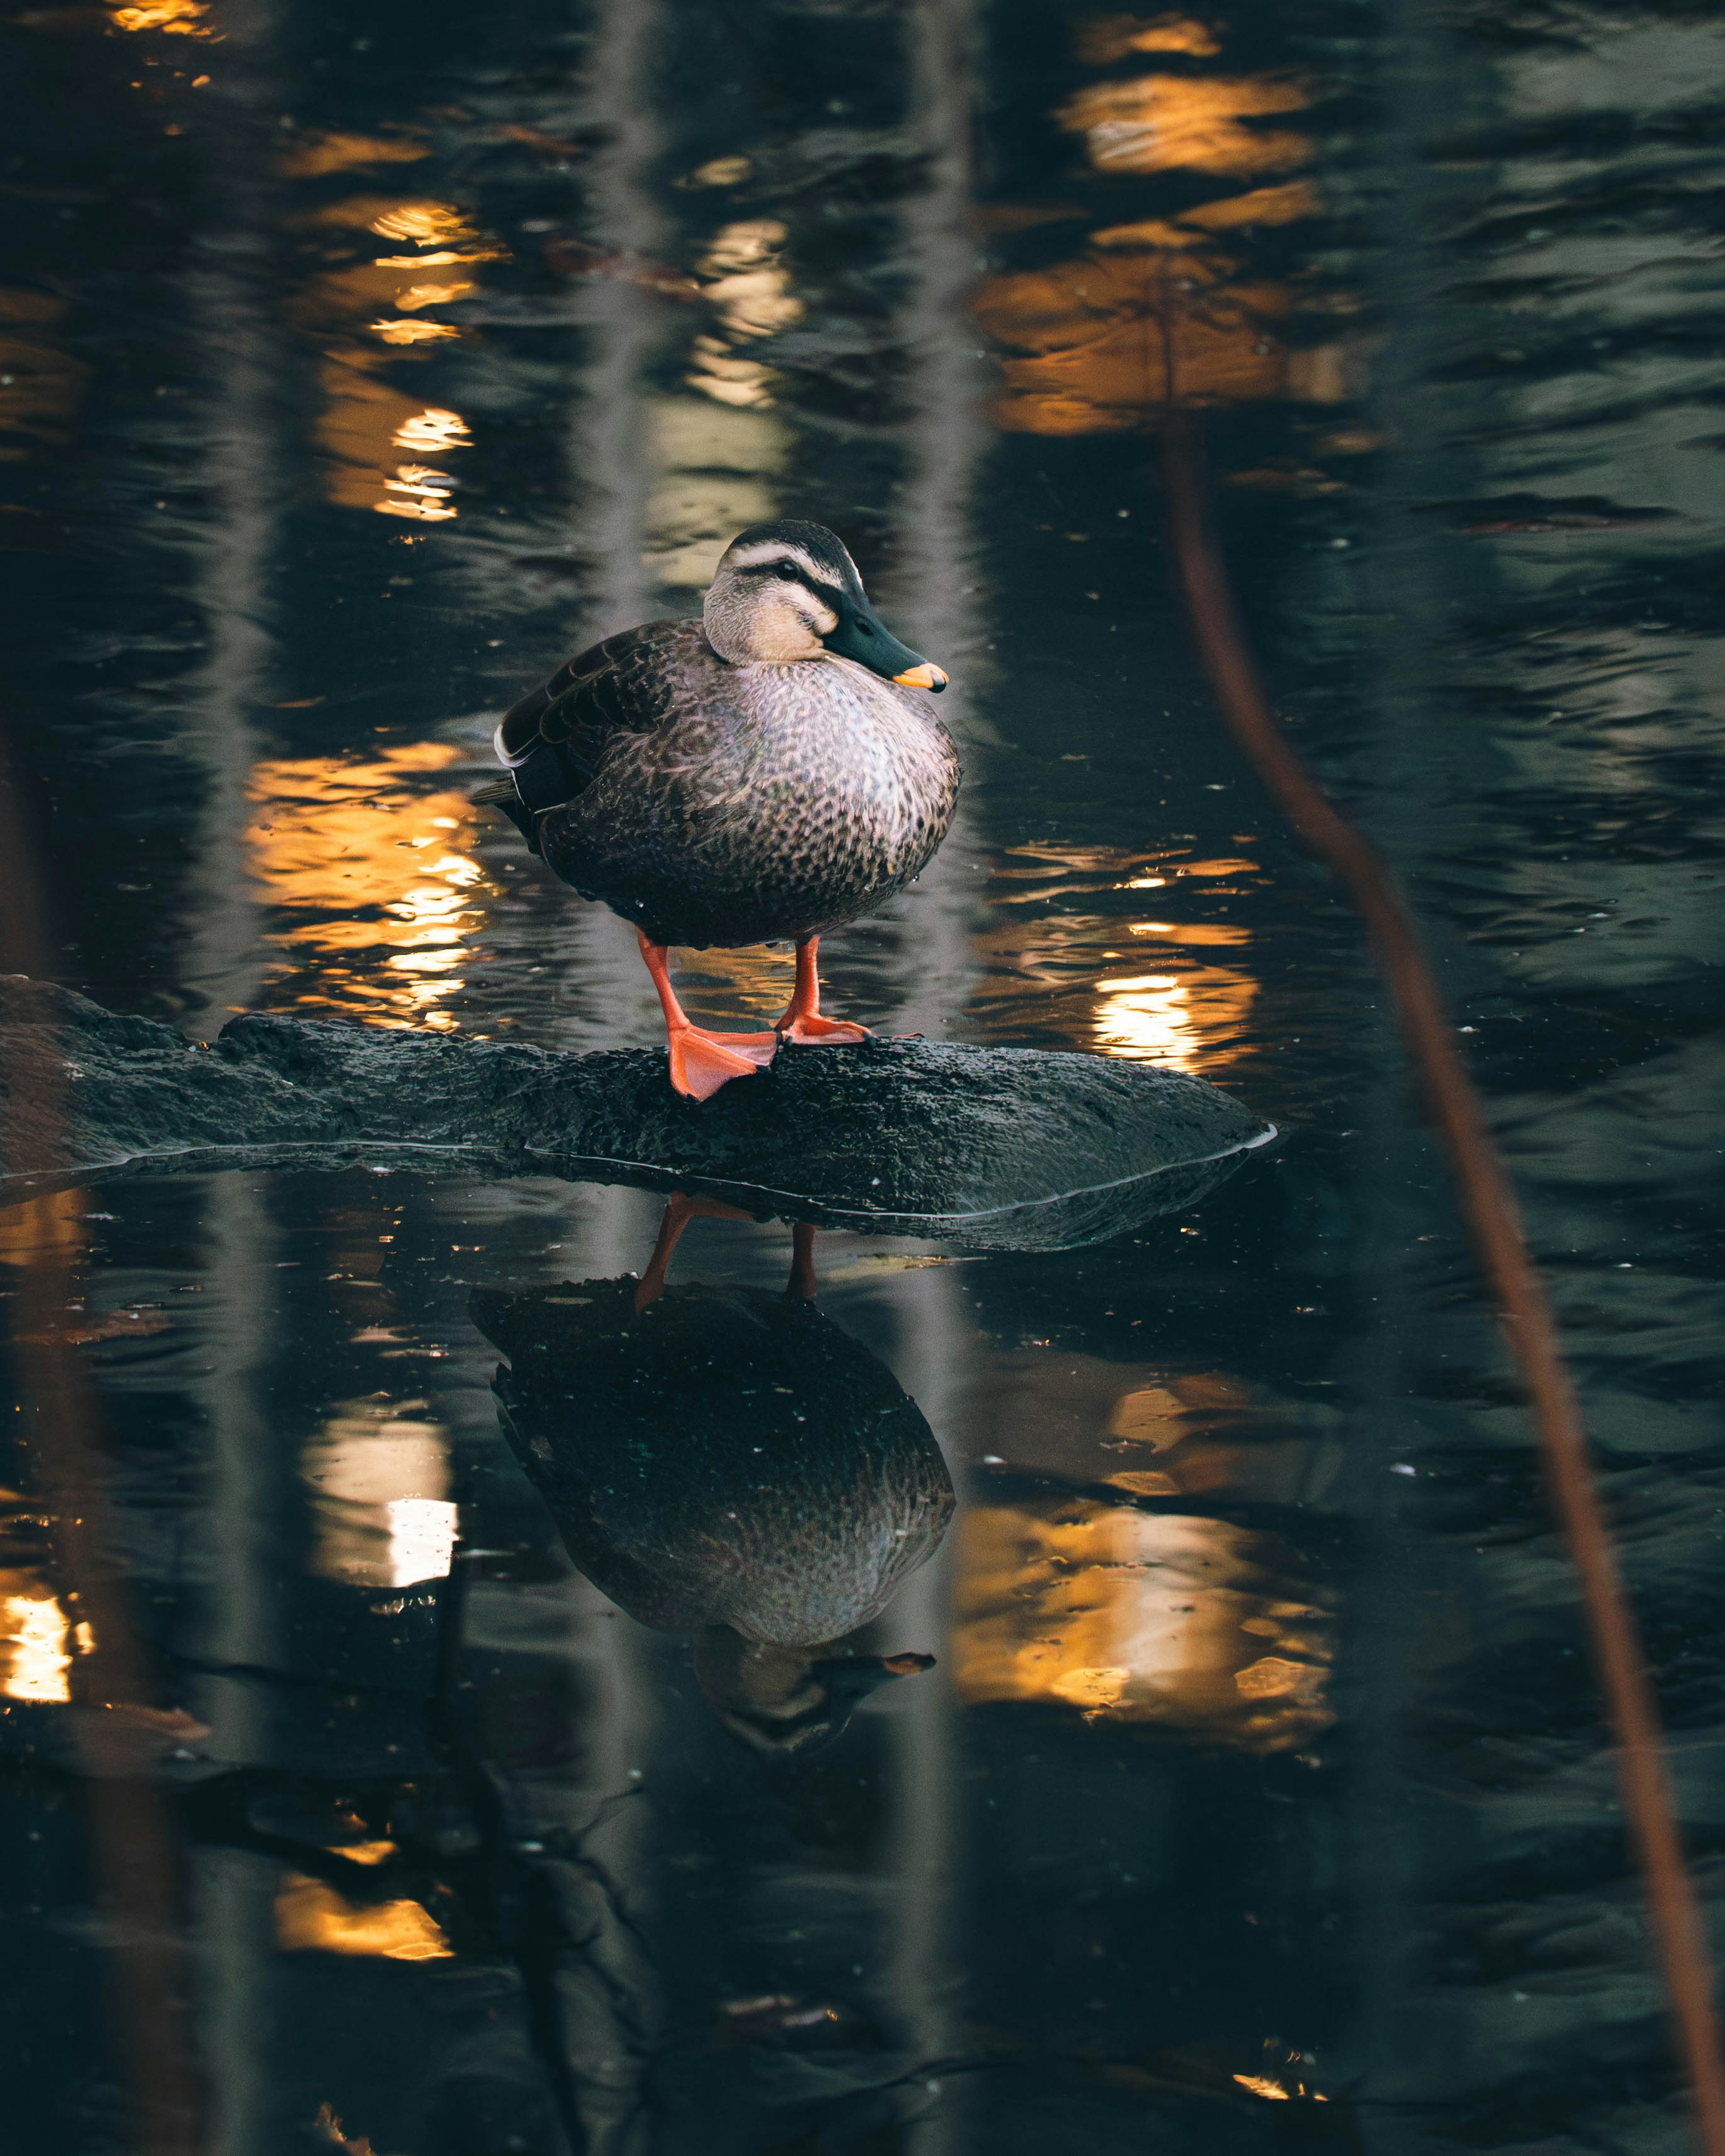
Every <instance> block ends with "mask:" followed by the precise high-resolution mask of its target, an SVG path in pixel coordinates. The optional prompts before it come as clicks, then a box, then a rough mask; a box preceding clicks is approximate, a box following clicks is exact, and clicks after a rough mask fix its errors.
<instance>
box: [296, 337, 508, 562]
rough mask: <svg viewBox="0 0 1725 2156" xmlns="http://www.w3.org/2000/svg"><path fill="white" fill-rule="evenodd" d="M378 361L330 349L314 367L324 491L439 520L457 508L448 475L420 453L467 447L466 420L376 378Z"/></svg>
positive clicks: (352, 504) (383, 511)
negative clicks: (321, 402) (318, 392)
mask: <svg viewBox="0 0 1725 2156" xmlns="http://www.w3.org/2000/svg"><path fill="white" fill-rule="evenodd" d="M376 365H377V360H376V358H375V357H374V356H373V355H372V354H370V353H352V352H350V353H339V354H338V353H331V354H328V355H326V357H325V359H324V361H323V363H322V366H321V368H320V371H319V376H318V380H319V384H320V387H321V388H322V391H323V394H324V407H323V410H322V412H321V413H320V414H319V416H318V421H317V437H318V443H319V446H320V447H321V449H323V451H324V490H325V492H326V495H327V496H328V498H329V499H330V500H331V501H334V502H336V503H339V504H340V505H341V506H342V507H344V508H347V509H371V510H376V511H377V512H378V513H379V514H380V515H382V516H407V517H413V518H416V519H418V521H421V522H424V523H443V522H445V521H448V520H449V518H451V517H453V516H454V515H455V513H456V511H455V505H454V502H453V501H452V500H450V499H449V494H450V490H451V489H452V488H453V487H454V484H455V482H454V478H453V477H452V476H451V475H449V473H447V472H444V471H443V470H431V469H429V468H428V467H427V466H425V465H424V464H423V463H422V462H421V461H420V459H423V458H424V457H426V456H428V455H429V456H439V457H443V456H448V455H449V454H450V453H451V452H452V451H454V450H456V449H466V448H468V447H469V446H470V441H471V437H470V434H469V433H468V428H467V422H466V421H465V419H464V418H462V417H461V415H460V413H459V412H451V411H448V410H446V409H445V408H444V407H443V406H441V405H437V404H426V403H424V402H423V401H422V400H421V399H420V398H416V397H409V396H408V395H406V394H405V393H403V392H402V391H401V390H399V389H396V388H392V387H391V385H390V384H389V383H388V382H382V381H380V380H379V379H378V378H377V375H376V373H375V372H372V369H373V368H374V367H376Z"/></svg>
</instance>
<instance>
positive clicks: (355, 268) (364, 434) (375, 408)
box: [291, 136, 506, 524]
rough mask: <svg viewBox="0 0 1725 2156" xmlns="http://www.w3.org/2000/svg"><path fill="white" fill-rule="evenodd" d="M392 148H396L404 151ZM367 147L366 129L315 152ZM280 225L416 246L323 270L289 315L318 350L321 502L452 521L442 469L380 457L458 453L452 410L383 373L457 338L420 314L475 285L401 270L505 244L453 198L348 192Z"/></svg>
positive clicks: (331, 154) (459, 428) (462, 425)
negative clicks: (372, 342) (405, 198)
mask: <svg viewBox="0 0 1725 2156" xmlns="http://www.w3.org/2000/svg"><path fill="white" fill-rule="evenodd" d="M376 147H377V144H376V143H375V142H374V141H372V138H371V137H368V136H330V137H328V138H326V139H324V140H323V141H322V143H321V148H320V150H319V152H318V154H319V155H320V156H321V157H323V158H324V159H325V160H326V166H321V167H320V169H325V168H326V167H333V166H334V163H335V162H336V153H337V152H338V151H345V152H351V154H352V161H353V162H363V161H365V159H366V158H367V157H368V156H369V155H370V153H371V152H372V151H373V150H374V149H375V148H376ZM397 150H398V153H399V154H402V155H405V154H406V152H407V146H402V145H398V146H397ZM291 222H294V223H298V224H300V225H302V226H304V225H311V226H319V225H337V226H341V227H343V228H347V230H349V231H355V232H359V231H366V232H372V233H376V234H379V235H380V236H381V237H382V238H383V239H392V240H395V241H398V242H401V241H406V242H409V243H411V244H413V245H415V246H417V247H418V249H420V250H421V251H420V252H419V253H418V254H380V255H377V256H375V257H374V258H373V259H371V260H369V261H364V262H355V261H352V260H350V261H347V262H346V263H343V264H341V265H339V266H336V267H333V268H331V269H327V270H326V271H324V272H323V273H322V274H321V275H317V276H316V277H313V278H311V279H310V280H308V281H307V282H306V283H305V284H304V285H301V286H300V288H299V290H297V291H296V292H295V295H294V299H293V311H294V314H295V317H296V319H297V320H298V321H299V322H300V324H301V326H303V327H304V329H305V331H307V332H308V333H310V334H311V335H313V336H316V337H317V338H318V339H319V341H320V346H321V360H320V370H319V384H320V388H321V390H322V393H323V409H322V411H321V414H320V417H319V420H318V434H319V438H320V442H321V446H322V447H323V449H325V451H326V466H325V470H326V492H327V494H328V496H329V498H330V499H331V500H333V501H335V502H336V503H338V504H339V505H340V506H342V507H346V508H356V509H357V508H363V509H367V510H370V511H372V512H374V513H375V514H377V515H378V516H396V517H401V518H403V519H406V520H408V521H412V522H415V523H420V524H446V523H450V522H453V521H454V519H455V518H456V517H457V516H459V513H460V512H459V509H458V507H457V506H456V504H455V502H454V500H453V499H452V498H451V497H452V494H453V491H454V487H455V484H456V482H455V480H454V476H453V475H451V474H450V473H449V472H447V471H442V470H437V471H430V472H426V471H424V470H418V469H416V464H415V463H413V462H408V461H402V460H398V459H397V458H396V457H394V456H392V454H390V452H391V451H392V449H394V450H401V449H407V450H409V451H418V453H419V455H420V456H421V457H424V456H425V455H426V454H428V453H429V454H434V455H439V456H442V455H446V454H449V452H450V451H451V450H453V449H464V448H466V447H467V446H469V444H470V434H469V429H468V426H467V423H466V421H465V419H464V418H462V417H461V416H460V414H459V413H455V412H451V411H449V410H447V409H445V408H443V407H441V406H436V405H430V404H428V403H425V402H424V400H423V399H421V398H412V397H409V396H408V395H407V394H405V393H403V391H401V390H399V389H398V388H396V387H395V386H394V385H393V383H392V382H390V381H388V379H387V378H386V377H385V372H384V371H385V370H386V369H388V370H390V371H392V372H398V360H399V361H400V362H407V363H409V364H411V363H413V362H417V361H423V360H424V359H427V358H429V357H430V355H431V352H432V351H433V350H434V348H435V347H436V346H440V345H444V344H449V343H453V342H454V341H458V340H459V338H460V337H461V336H462V331H461V330H460V329H459V327H457V326H455V325H454V324H453V323H449V322H444V321H434V320H432V319H430V318H429V315H428V313H427V310H429V309H434V308H437V307H441V306H446V305H451V304H453V303H454V302H455V301H457V300H461V299H464V298H465V297H467V296H468V295H470V294H471V293H473V292H475V291H476V290H479V289H480V288H479V286H478V285H477V284H476V283H475V280H473V279H471V278H465V277H438V278H424V279H417V280H410V279H407V278H404V277H403V275H402V272H403V270H409V271H413V270H423V269H428V268H447V267H449V266H451V265H454V264H462V265H467V264H477V263H481V262H488V261H494V260H496V259H500V258H501V256H502V255H503V254H505V253H506V250H505V249H502V248H501V247H500V246H498V245H497V244H495V242H494V241H492V240H491V239H489V238H488V237H487V236H486V235H485V234H481V233H480V231H479V229H478V228H476V226H475V224H474V223H473V222H472V221H471V219H470V218H469V217H468V216H467V214H466V213H465V211H463V210H462V209H460V208H459V207H458V206H457V205H456V204H454V203H445V202H434V201H410V202H400V201H394V200H391V199H389V198H386V197H381V196H377V195H355V196H350V197H347V198H345V199H344V200H342V201H340V202H336V203H323V204H321V205H320V206H319V207H318V208H316V209H313V210H310V211H307V212H305V213H302V214H300V216H298V217H297V218H295V219H293V220H291ZM361 332H363V333H364V335H365V336H369V337H372V338H374V339H376V340H377V343H378V344H381V345H382V346H387V347H388V353H387V354H386V353H385V352H379V351H377V349H376V348H375V346H372V347H367V346H366V344H365V343H364V342H363V341H362V339H361V336H360V333H361Z"/></svg>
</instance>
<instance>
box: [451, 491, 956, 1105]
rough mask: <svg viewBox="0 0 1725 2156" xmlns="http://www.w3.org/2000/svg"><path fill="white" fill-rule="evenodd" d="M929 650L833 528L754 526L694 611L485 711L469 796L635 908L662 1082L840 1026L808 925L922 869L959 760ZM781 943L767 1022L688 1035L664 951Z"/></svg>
mask: <svg viewBox="0 0 1725 2156" xmlns="http://www.w3.org/2000/svg"><path fill="white" fill-rule="evenodd" d="M945 685H946V676H945V675H943V674H942V672H941V670H940V669H939V668H938V667H937V666H932V665H930V664H929V663H928V662H927V660H919V659H918V658H917V656H916V653H915V652H913V651H911V650H910V649H907V648H906V646H905V645H904V644H901V643H899V642H898V640H897V639H896V638H895V637H894V636H892V635H891V634H890V633H889V632H888V630H887V629H886V627H885V625H884V624H882V623H881V622H880V620H879V619H878V618H877V617H876V615H875V613H874V611H873V609H872V608H870V605H869V603H868V599H867V597H866V595H865V593H864V591H863V588H862V583H861V580H860V577H858V575H857V573H856V568H855V564H854V563H853V562H852V561H851V559H850V555H849V554H848V553H846V552H845V548H844V547H843V546H841V545H840V543H839V541H838V540H837V539H836V538H834V536H833V534H832V533H831V532H830V531H826V530H825V529H824V527H823V526H820V525H818V524H806V523H799V522H795V521H784V522H781V523H777V524H762V525H756V526H752V528H751V529H750V530H749V531H744V532H742V533H741V534H740V535H739V536H737V538H736V539H734V540H733V541H732V543H731V545H730V546H729V547H727V548H726V552H725V555H724V557H723V559H722V560H721V562H720V564H719V570H718V573H717V574H716V576H715V577H714V579H713V583H712V587H711V590H710V591H709V592H708V593H707V595H706V604H705V607H704V609H703V613H702V618H701V620H700V621H698V622H697V621H687V620H684V621H658V622H648V623H646V624H644V625H643V626H642V627H641V628H639V629H625V630H624V631H623V632H621V634H618V635H616V636H611V637H608V638H607V639H605V641H604V642H603V644H595V645H594V646H593V649H591V650H590V651H585V652H583V653H582V654H581V655H580V656H579V657H578V658H576V659H572V660H569V662H568V663H567V665H564V666H562V668H560V669H559V670H558V671H557V673H556V674H554V675H552V678H551V680H549V681H547V683H546V684H545V685H544V686H543V687H542V688H539V689H536V690H533V691H532V692H531V695H529V696H524V697H522V698H521V701H520V702H519V703H517V704H516V705H515V706H513V708H512V709H511V711H509V712H507V713H506V716H505V717H504V720H503V723H502V724H501V726H499V727H498V729H497V754H498V757H499V758H500V760H501V762H503V763H505V764H506V766H507V767H509V771H510V774H511V777H510V780H509V781H508V782H506V784H505V785H503V786H501V787H497V788H488V789H486V793H485V796H484V798H487V799H490V800H492V801H494V802H495V803H496V804H497V805H498V806H499V807H501V808H503V809H504V810H505V811H506V813H507V814H509V815H510V816H511V818H512V819H514V821H515V823H516V825H517V827H518V828H519V829H520V830H521V833H522V835H523V836H524V837H525V838H526V840H527V843H528V844H529V845H531V847H532V849H533V850H534V851H535V852H536V853H537V854H541V855H543V857H544V859H545V860H546V861H547V864H548V865H550V867H551V868H552V870H554V872H555V873H556V874H557V875H559V876H561V877H562V880H563V881H564V882H565V883H567V884H571V885H573V886H574V888H575V889H576V890H577V891H579V892H580V893H581V894H582V896H583V897H584V898H591V899H595V900H597V901H599V902H600V903H601V904H602V905H604V906H609V907H610V909H611V910H612V911H613V912H614V913H617V914H620V915H621V916H622V917H623V918H624V920H625V921H631V922H633V923H634V926H635V927H636V929H637V930H638V931H639V934H640V937H641V939H642V944H643V948H644V955H645V956H646V958H647V962H648V965H649V969H651V970H652V973H653V978H654V980H655V984H656V985H657V987H658V988H659V992H660V999H661V1001H662V1002H663V1004H664V1006H665V1019H666V1025H667V1029H668V1032H669V1034H670V1052H671V1079H672V1082H673V1084H674V1085H675V1086H677V1088H678V1090H679V1091H683V1092H685V1093H690V1094H693V1095H695V1096H696V1097H699V1098H702V1099H705V1098H706V1097H707V1096H709V1095H710V1094H711V1092H713V1091H716V1089H717V1087H718V1086H721V1085H723V1084H725V1083H726V1081H728V1080H729V1079H731V1078H732V1077H736V1076H740V1075H747V1074H748V1073H749V1072H750V1071H752V1070H754V1069H755V1068H757V1066H758V1065H762V1064H764V1063H767V1062H770V1061H771V1060H772V1057H773V1053H774V1052H775V1050H776V1049H777V1047H778V1043H779V1041H780V1040H783V1039H789V1040H797V1041H810V1040H832V1039H850V1040H855V1039H860V1038H861V1037H862V1029H861V1028H860V1027H857V1026H855V1025H849V1024H844V1023H843V1022H841V1021H834V1020H832V1019H824V1018H822V1016H821V1015H820V1010H819V984H818V977H817V975H816V972H815V967H814V942H815V939H816V938H817V937H819V936H821V935H822V934H824V932H826V931H827V930H828V929H829V928H835V927H839V925H840V924H841V923H843V922H845V921H852V920H855V917H856V916H857V915H859V914H860V913H865V912H867V911H870V908H872V907H874V906H879V905H880V903H881V902H882V901H884V900H886V899H887V898H890V897H891V896H892V894H893V893H894V892H895V891H899V890H901V888H902V887H903V886H904V885H906V883H908V882H910V881H911V879H912V878H913V877H915V876H916V875H920V874H921V873H922V870H923V868H924V867H925V866H926V865H927V862H928V861H929V860H931V859H932V856H933V854H934V851H935V850H936V848H937V846H938V845H939V844H940V843H941V841H942V839H943V838H945V836H946V834H947V831H948V829H950V828H951V825H952V816H953V813H954V810H955V808H956V807H957V798H958V778H959V770H958V756H957V750H956V748H955V747H953V743H952V736H951V735H950V734H949V733H948V732H947V730H946V728H945V727H944V726H942V724H941V722H940V721H939V720H938V719H937V717H936V716H935V715H934V712H933V711H932V708H931V707H930V706H929V704H928V702H927V695H928V693H929V692H930V691H937V690H940V689H942V688H943V687H944V686H945ZM784 939H788V940H791V941H794V942H796V943H797V944H798V948H799V952H800V953H801V956H800V959H799V965H798V986H797V993H796V994H795V996H794V997H793V999H792V1003H791V1006H790V1009H788V1010H787V1012H786V1014H785V1015H784V1017H783V1019H781V1020H780V1021H779V1024H778V1028H777V1029H776V1032H775V1033H773V1034H702V1033H701V1032H700V1031H699V1029H696V1028H695V1027H693V1026H691V1024H690V1023H689V1021H688V1019H687V1018H686V1016H685V1014H684V1013H683V1011H682V1009H681V1007H680V1005H679V1004H678V1003H677V1001H676V998H675V993H674V992H673V991H672V989H671V987H670V976H669V973H668V971H667V969H666V964H665V949H666V947H668V946H670V945H672V944H682V945H691V946H694V947H697V948H705V947H709V946H711V945H714V944H721V945H732V946H735V945H739V944H747V943H769V942H778V941H781V940H784Z"/></svg>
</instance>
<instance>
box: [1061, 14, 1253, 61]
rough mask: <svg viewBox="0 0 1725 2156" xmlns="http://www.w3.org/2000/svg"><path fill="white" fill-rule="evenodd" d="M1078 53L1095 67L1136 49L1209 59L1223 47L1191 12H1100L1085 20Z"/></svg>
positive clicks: (1128, 54)
mask: <svg viewBox="0 0 1725 2156" xmlns="http://www.w3.org/2000/svg"><path fill="white" fill-rule="evenodd" d="M1077 44H1078V57H1079V59H1081V60H1084V61H1086V62H1088V64H1090V65H1091V67H1106V66H1108V65H1109V64H1110V63H1111V61H1114V60H1123V59H1127V58H1129V57H1130V55H1131V54H1133V53H1188V54H1191V55H1192V57H1193V58H1194V59H1209V58H1210V56H1211V55H1212V54H1215V53H1219V52H1220V51H1221V49H1222V47H1221V44H1220V42H1219V39H1218V38H1217V36H1216V33H1215V32H1214V30H1212V29H1211V28H1209V25H1208V24H1207V23H1197V22H1194V20H1193V19H1192V18H1191V17H1190V16H1189V15H1156V16H1153V17H1152V18H1150V19H1149V20H1148V21H1145V20H1144V19H1143V18H1142V17H1139V16H1137V15H1098V16H1096V17H1095V18H1093V19H1092V20H1091V21H1090V22H1088V23H1081V24H1080V26H1079V30H1078V38H1077Z"/></svg>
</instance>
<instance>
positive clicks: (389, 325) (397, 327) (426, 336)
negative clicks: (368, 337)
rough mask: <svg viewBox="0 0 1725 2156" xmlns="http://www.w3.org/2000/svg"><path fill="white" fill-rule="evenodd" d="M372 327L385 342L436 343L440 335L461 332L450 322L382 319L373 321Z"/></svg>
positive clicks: (458, 333) (447, 335)
mask: <svg viewBox="0 0 1725 2156" xmlns="http://www.w3.org/2000/svg"><path fill="white" fill-rule="evenodd" d="M371 327H372V331H373V333H374V334H375V335H376V336H380V337H382V340H383V341H384V343H385V344H435V343H436V342H437V341H438V339H439V337H455V336H460V334H461V332H460V331H459V330H458V329H455V328H454V327H453V326H451V325H450V324H449V323H448V322H408V321H381V322H373V323H372V325H371Z"/></svg>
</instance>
